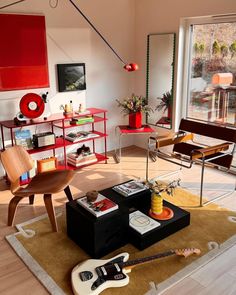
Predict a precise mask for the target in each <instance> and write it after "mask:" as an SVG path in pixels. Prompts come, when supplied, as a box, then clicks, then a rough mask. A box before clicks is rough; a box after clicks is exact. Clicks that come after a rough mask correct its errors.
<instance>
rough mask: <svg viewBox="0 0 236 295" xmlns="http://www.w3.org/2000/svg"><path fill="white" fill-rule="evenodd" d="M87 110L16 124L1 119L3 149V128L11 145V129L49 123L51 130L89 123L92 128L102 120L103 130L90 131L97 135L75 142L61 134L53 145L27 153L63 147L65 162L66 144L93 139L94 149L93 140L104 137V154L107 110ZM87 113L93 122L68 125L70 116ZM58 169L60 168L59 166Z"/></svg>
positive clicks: (79, 115) (104, 158) (103, 159)
mask: <svg viewBox="0 0 236 295" xmlns="http://www.w3.org/2000/svg"><path fill="white" fill-rule="evenodd" d="M87 111H89V113H87V114H85V113H81V114H75V113H72V114H71V115H69V116H64V115H63V113H57V114H52V115H50V116H49V117H47V118H45V119H44V118H37V119H33V120H28V121H27V122H26V123H22V124H20V125H16V124H15V121H14V120H6V121H1V122H0V126H1V137H2V142H3V149H4V148H5V145H4V128H8V129H10V134H11V141H12V145H14V132H13V130H14V129H17V128H23V127H27V126H32V125H38V124H45V123H49V124H50V125H51V128H52V130H53V127H58V128H60V129H67V128H74V127H80V126H82V125H89V124H90V125H91V126H92V129H93V128H94V124H95V123H99V122H104V124H103V132H99V131H94V130H92V131H91V132H93V133H96V134H98V135H99V136H98V137H92V138H85V139H83V140H80V141H77V142H71V141H68V140H66V139H64V138H63V135H61V137H57V138H56V143H55V144H54V145H50V146H45V147H41V148H35V149H30V150H28V153H29V154H36V153H41V152H45V151H50V150H55V149H58V148H63V149H64V152H63V153H64V162H65V161H66V147H67V146H71V145H74V144H80V143H82V142H86V141H93V150H95V140H97V139H99V138H104V150H105V155H106V153H107V144H106V137H107V134H106V121H107V118H106V113H107V110H105V109H97V108H87ZM89 115H91V116H92V117H93V118H94V122H86V123H84V124H80V125H70V124H69V120H70V119H72V118H80V117H84V116H89ZM63 134H65V132H63ZM96 156H97V159H98V162H100V161H106V160H107V159H108V158H107V157H106V156H103V155H101V154H96ZM96 163H97V162H96ZM87 165H92V163H91V164H87ZM87 165H84V166H87ZM84 166H83V167H84ZM63 167H64V168H65V167H66V165H64V166H63ZM71 167H72V166H71ZM81 167H82V166H81ZM79 168H80V167H79ZM79 168H77V169H79ZM58 169H60V166H59V168H58ZM73 169H75V167H73Z"/></svg>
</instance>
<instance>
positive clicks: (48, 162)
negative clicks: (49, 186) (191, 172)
mask: <svg viewBox="0 0 236 295" xmlns="http://www.w3.org/2000/svg"><path fill="white" fill-rule="evenodd" d="M56 169H57V158H56V157H50V158H45V159H41V160H37V172H38V173H43V172H48V171H53V170H56Z"/></svg>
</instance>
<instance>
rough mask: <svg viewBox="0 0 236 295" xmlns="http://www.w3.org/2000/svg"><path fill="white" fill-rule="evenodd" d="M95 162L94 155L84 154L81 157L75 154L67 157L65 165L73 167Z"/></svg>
mask: <svg viewBox="0 0 236 295" xmlns="http://www.w3.org/2000/svg"><path fill="white" fill-rule="evenodd" d="M97 161H98V159H97V157H96V155H95V154H94V153H86V154H81V155H78V154H77V153H70V154H68V155H67V163H68V164H70V165H72V166H74V167H80V166H83V165H88V164H92V163H96V162H97Z"/></svg>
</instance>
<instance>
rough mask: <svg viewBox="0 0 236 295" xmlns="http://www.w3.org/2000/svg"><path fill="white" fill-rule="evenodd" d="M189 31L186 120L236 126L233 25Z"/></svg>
mask: <svg viewBox="0 0 236 295" xmlns="http://www.w3.org/2000/svg"><path fill="white" fill-rule="evenodd" d="M188 29H189V43H188V44H189V46H188V47H187V51H188V53H187V54H188V71H187V72H188V73H187V75H186V77H188V79H187V80H188V81H187V85H186V86H187V87H186V89H187V91H186V94H187V107H186V116H187V117H188V118H191V119H194V120H199V121H207V122H214V123H216V124H224V125H228V126H236V21H235V22H231V21H230V22H227V21H224V22H214V23H210V22H208V23H202V24H201V23H197V24H190V26H189V27H188Z"/></svg>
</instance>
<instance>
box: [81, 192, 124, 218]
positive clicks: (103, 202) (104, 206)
mask: <svg viewBox="0 0 236 295" xmlns="http://www.w3.org/2000/svg"><path fill="white" fill-rule="evenodd" d="M77 204H79V205H81V206H82V207H84V208H85V209H86V210H88V211H89V212H90V213H92V214H93V215H94V216H96V217H100V216H102V215H105V214H107V213H109V212H112V211H114V210H117V209H118V208H119V207H118V205H117V204H116V203H115V202H113V201H112V200H110V199H108V198H106V197H105V196H103V195H102V194H100V193H98V197H97V199H96V201H94V202H88V201H87V197H83V198H80V199H77Z"/></svg>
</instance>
